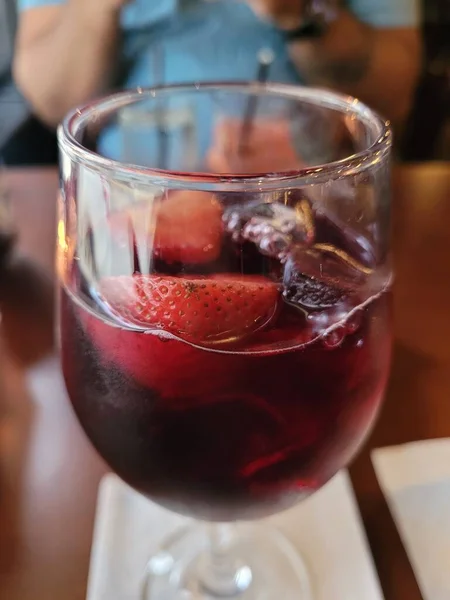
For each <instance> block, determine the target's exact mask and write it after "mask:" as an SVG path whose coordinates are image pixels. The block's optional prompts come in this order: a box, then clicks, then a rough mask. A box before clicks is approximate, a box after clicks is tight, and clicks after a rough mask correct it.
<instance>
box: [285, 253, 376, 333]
mask: <svg viewBox="0 0 450 600" xmlns="http://www.w3.org/2000/svg"><path fill="white" fill-rule="evenodd" d="M372 275H373V270H372V269H370V268H368V267H365V266H364V265H362V264H361V263H358V262H357V261H356V260H355V259H353V258H352V257H351V256H350V255H349V254H347V253H346V252H345V251H344V250H341V249H339V248H336V247H335V246H333V245H331V244H315V245H314V246H312V247H310V248H301V247H297V248H295V249H294V250H293V251H292V252H291V253H290V255H289V258H288V260H287V261H286V265H285V269H284V277H283V286H284V291H283V298H284V299H285V300H286V301H287V302H288V303H289V304H292V305H294V306H297V307H299V308H302V309H304V310H306V311H307V312H308V313H309V312H311V311H313V312H314V311H329V310H330V309H333V312H334V313H336V315H335V316H336V317H338V315H340V313H341V312H342V315H340V316H339V318H342V317H345V313H346V312H349V311H350V310H351V309H352V308H353V307H356V306H357V305H358V304H360V303H361V302H363V301H364V299H365V290H366V288H367V289H369V286H368V282H369V281H370V279H371V277H372ZM366 293H367V292H366ZM325 320H326V321H328V320H329V319H328V317H327V318H326V319H325ZM324 328H326V324H325V323H324Z"/></svg>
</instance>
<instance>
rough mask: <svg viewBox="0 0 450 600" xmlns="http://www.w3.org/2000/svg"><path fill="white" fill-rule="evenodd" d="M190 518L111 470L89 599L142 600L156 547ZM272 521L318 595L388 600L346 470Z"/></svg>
mask: <svg viewBox="0 0 450 600" xmlns="http://www.w3.org/2000/svg"><path fill="white" fill-rule="evenodd" d="M185 522H186V520H185V519H184V518H182V517H179V516H177V515H174V514H172V513H169V512H167V511H166V510H164V509H162V508H160V507H158V506H156V505H154V504H152V503H151V502H149V501H148V500H146V499H145V498H143V497H142V496H140V495H139V494H137V493H136V492H134V491H133V490H131V489H130V488H129V487H128V486H127V485H125V484H124V483H123V482H122V481H121V480H120V479H118V478H117V477H116V476H115V475H107V476H106V477H105V478H104V479H103V481H102V483H101V485H100V491H99V499H98V507H97V519H96V525H95V531H94V540H93V546H92V555H91V568H90V576H89V587H88V600H139V588H140V585H141V581H142V579H141V578H142V574H143V572H144V569H145V565H146V563H147V561H148V559H149V557H150V555H151V554H152V551H153V550H154V549H155V548H156V546H157V545H158V543H159V542H160V541H161V539H162V538H163V537H164V536H165V535H167V534H168V533H169V532H171V531H173V529H174V528H176V527H177V526H179V525H182V524H184V523H185ZM269 522H270V523H271V524H273V525H275V526H277V527H278V528H279V529H280V530H282V531H283V533H284V534H285V535H286V536H287V537H288V538H289V539H290V540H291V542H292V543H293V544H294V545H295V546H296V547H297V548H298V549H299V551H300V552H301V554H302V556H303V559H304V560H305V562H306V564H307V567H308V569H309V575H310V578H311V583H312V586H313V592H314V600H362V599H364V600H382V598H383V596H382V593H381V589H380V585H379V581H378V579H377V576H376V573H375V569H374V564H373V560H372V556H371V554H370V551H369V549H368V544H367V540H366V537H365V533H364V530H363V527H362V524H361V518H360V515H359V512H358V508H357V505H356V502H355V498H354V494H353V489H352V487H351V483H350V479H349V477H348V474H347V472H341V473H339V474H338V475H337V476H336V477H335V478H334V479H333V480H332V481H331V482H330V483H329V484H328V485H327V486H325V487H324V488H323V489H322V490H320V491H319V492H317V493H316V494H315V495H314V496H312V497H311V498H309V499H308V500H306V501H305V502H303V503H302V504H300V505H299V506H298V507H296V508H295V509H293V510H290V511H288V512H285V513H283V514H280V515H277V516H276V517H273V518H271V519H269ZM344 547H345V551H344ZM274 600H280V599H279V598H276V599H274Z"/></svg>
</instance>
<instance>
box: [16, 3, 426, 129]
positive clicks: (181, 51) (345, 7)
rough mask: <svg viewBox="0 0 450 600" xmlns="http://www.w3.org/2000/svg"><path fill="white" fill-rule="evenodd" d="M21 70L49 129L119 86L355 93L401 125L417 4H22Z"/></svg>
mask: <svg viewBox="0 0 450 600" xmlns="http://www.w3.org/2000/svg"><path fill="white" fill-rule="evenodd" d="M18 5H19V9H20V19H19V30H18V36H17V45H16V55H15V63H14V73H15V78H16V81H17V83H18V86H19V87H20V89H21V90H22V92H23V94H24V95H25V97H26V98H27V99H28V100H29V102H30V103H31V105H32V106H33V107H34V110H35V111H36V113H37V114H38V115H39V116H40V117H41V118H42V119H43V120H44V121H45V122H46V123H48V124H51V125H56V124H57V123H58V122H59V121H60V120H61V119H62V118H63V116H64V115H65V113H66V112H67V111H68V110H69V109H71V108H73V107H74V106H76V105H78V104H80V103H83V102H85V101H87V100H89V99H90V98H92V97H95V96H98V95H99V94H101V93H104V92H107V91H109V90H111V89H112V88H113V87H115V86H118V85H120V86H122V87H129V88H131V87H135V86H148V85H152V84H154V83H158V82H157V81H155V77H156V74H155V73H154V71H155V69H154V66H153V65H154V57H153V54H152V49H154V48H155V47H156V46H159V47H161V48H162V49H163V52H164V55H165V72H164V80H165V83H177V82H186V81H193V80H195V81H207V80H215V81H217V80H236V79H242V80H249V79H254V77H255V70H256V56H257V54H258V52H259V51H260V50H261V48H263V47H269V48H271V49H272V50H273V51H274V55H275V60H274V63H273V65H272V68H271V72H270V80H272V81H277V82H284V83H294V84H305V85H315V86H323V87H328V88H332V89H334V90H337V91H341V92H344V93H349V94H352V95H354V96H357V97H359V98H360V99H362V100H363V101H365V102H366V103H368V104H369V105H371V106H372V107H373V108H375V109H377V110H378V111H380V112H381V113H382V114H383V115H384V116H386V117H387V118H389V119H391V121H392V122H393V123H394V125H397V126H400V125H401V124H402V123H403V122H404V120H405V118H406V117H407V115H408V112H409V110H410V107H411V102H412V98H413V93H414V90H415V86H416V81H417V78H418V74H419V70H420V62H421V38H420V32H419V8H418V0H348V1H347V2H342V3H341V2H339V3H335V2H334V1H333V0H328V1H327V0H313V1H311V0H246V1H244V0H242V1H237V0H159V1H158V2H156V1H154V0H133V1H131V2H128V1H127V0H18Z"/></svg>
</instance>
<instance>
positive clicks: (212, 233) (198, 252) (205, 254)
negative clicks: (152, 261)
mask: <svg viewBox="0 0 450 600" xmlns="http://www.w3.org/2000/svg"><path fill="white" fill-rule="evenodd" d="M222 231H223V229H222V210H221V206H220V204H219V202H218V201H217V200H216V198H215V197H214V196H213V195H212V194H208V193H206V192H196V191H189V190H187V191H179V192H174V193H172V194H171V195H170V196H169V197H168V198H167V199H166V200H164V201H163V202H161V206H160V209H159V213H158V219H157V223H156V231H155V240H154V253H155V255H156V256H158V257H159V258H161V259H162V260H164V261H165V262H167V263H171V262H182V263H191V264H200V263H206V262H211V261H213V260H216V258H218V256H219V254H220V249H221V243H222Z"/></svg>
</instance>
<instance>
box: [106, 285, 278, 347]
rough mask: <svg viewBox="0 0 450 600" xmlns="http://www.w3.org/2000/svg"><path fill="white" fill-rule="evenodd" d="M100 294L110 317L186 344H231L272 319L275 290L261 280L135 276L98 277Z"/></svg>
mask: <svg viewBox="0 0 450 600" xmlns="http://www.w3.org/2000/svg"><path fill="white" fill-rule="evenodd" d="M100 291H101V293H102V295H103V297H104V299H105V300H106V302H107V303H108V304H109V306H110V307H111V309H112V310H113V312H115V313H116V315H118V316H120V317H122V318H123V319H125V320H126V321H132V322H134V323H137V324H139V325H141V326H145V327H150V328H154V329H162V330H164V331H167V332H169V333H172V334H174V335H177V336H180V337H181V338H183V339H185V340H187V341H190V342H192V343H196V344H200V345H203V344H204V345H211V344H216V343H220V342H236V341H240V340H242V339H243V338H245V337H247V336H248V335H249V334H252V333H254V332H255V331H257V330H259V329H261V327H264V326H265V325H267V323H268V322H269V321H270V320H271V319H272V317H273V316H274V314H275V312H276V309H277V304H278V296H279V294H278V288H277V286H276V285H275V284H274V283H272V282H270V281H268V280H266V279H264V278H262V277H243V276H237V275H220V276H219V275H215V276H213V277H210V278H201V277H184V278H181V277H169V276H159V275H135V276H133V277H129V276H122V277H111V278H107V279H104V280H103V281H102V283H101V288H100Z"/></svg>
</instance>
